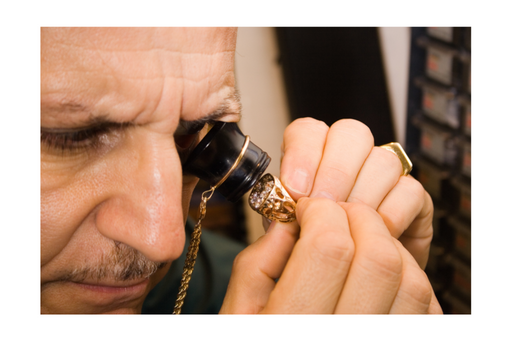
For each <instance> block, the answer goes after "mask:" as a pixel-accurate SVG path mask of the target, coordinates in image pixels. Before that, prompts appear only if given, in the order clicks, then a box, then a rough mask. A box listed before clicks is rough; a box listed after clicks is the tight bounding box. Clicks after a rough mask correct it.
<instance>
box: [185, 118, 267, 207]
mask: <svg viewBox="0 0 512 341" xmlns="http://www.w3.org/2000/svg"><path fill="white" fill-rule="evenodd" d="M269 163H270V157H269V156H268V154H267V153H266V152H264V151H263V150H261V148H259V147H258V146H256V145H255V144H254V143H252V142H251V141H250V140H249V137H248V136H245V135H244V134H243V133H242V132H241V131H240V129H239V128H238V125H237V124H236V123H226V122H217V123H216V124H215V125H214V126H213V127H212V128H211V129H210V131H209V132H208V133H207V134H206V136H205V137H204V138H203V139H202V140H201V141H200V142H199V144H198V145H197V146H196V147H195V148H194V150H192V152H191V153H190V154H189V155H188V157H187V159H186V160H185V161H184V163H183V171H184V173H188V174H192V175H194V176H197V177H198V178H199V179H201V180H204V181H205V182H207V183H208V184H209V185H210V186H211V187H215V188H216V190H217V191H219V192H220V193H221V194H222V195H223V196H224V197H225V198H226V199H227V200H229V201H232V202H234V201H237V200H238V199H240V198H241V197H242V196H243V195H244V194H245V193H247V192H248V191H249V190H250V189H251V188H252V187H253V186H254V184H255V183H256V181H258V179H259V178H260V177H261V176H262V175H263V172H264V171H265V170H266V169H267V167H268V165H269Z"/></svg>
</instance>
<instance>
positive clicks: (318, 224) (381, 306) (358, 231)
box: [220, 198, 442, 314]
mask: <svg viewBox="0 0 512 341" xmlns="http://www.w3.org/2000/svg"><path fill="white" fill-rule="evenodd" d="M296 213H297V223H298V225H300V238H298V240H297V237H298V234H299V232H298V231H299V229H298V225H297V223H288V224H285V223H275V224H274V225H273V228H272V229H271V230H270V231H269V232H268V233H267V234H266V235H264V236H262V237H261V238H260V239H258V240H257V241H256V242H255V243H254V244H252V245H251V246H249V247H248V248H246V249H245V250H244V251H242V253H240V254H239V255H238V257H237V259H236V260H235V263H234V265H233V273H232V276H231V280H230V283H229V286H228V292H227V294H226V297H225V299H224V304H223V306H222V309H221V311H220V312H221V313H242V314H249V313H279V314H283V313H308V314H319V313H349V314H354V313H371V314H375V313H396V314H410V313H441V312H442V311H441V308H440V306H439V303H438V302H437V299H436V297H435V295H434V293H433V290H432V287H431V286H430V283H429V281H428V278H427V276H426V275H425V273H424V272H423V270H422V269H420V267H419V266H418V264H417V262H416V261H415V260H414V258H413V257H412V256H411V255H410V254H409V252H407V250H406V249H405V248H404V247H403V246H402V244H401V243H400V242H399V241H397V240H396V239H395V238H393V237H392V236H391V234H390V232H389V230H388V229H387V227H386V225H385V224H384V221H383V220H382V218H381V217H380V215H379V214H378V213H377V212H376V211H375V210H374V209H372V208H370V207H369V206H368V205H366V204H361V203H335V202H334V201H332V200H329V199H323V198H315V199H310V198H302V199H300V200H299V202H298V203H297V212H296ZM277 278H279V280H278V281H277V283H276V282H275V280H276V279H277Z"/></svg>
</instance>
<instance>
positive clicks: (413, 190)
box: [404, 177, 426, 203]
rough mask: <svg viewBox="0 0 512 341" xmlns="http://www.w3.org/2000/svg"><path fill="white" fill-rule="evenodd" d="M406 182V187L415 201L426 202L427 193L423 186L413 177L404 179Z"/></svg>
mask: <svg viewBox="0 0 512 341" xmlns="http://www.w3.org/2000/svg"><path fill="white" fill-rule="evenodd" d="M404 181H406V185H407V186H408V188H409V193H410V195H411V196H412V197H413V198H414V200H415V201H417V202H420V203H423V202H424V201H425V193H426V191H425V189H424V188H423V185H422V184H421V183H420V182H419V181H418V180H416V179H414V178H412V177H404Z"/></svg>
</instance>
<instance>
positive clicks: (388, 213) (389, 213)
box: [379, 210, 409, 238]
mask: <svg viewBox="0 0 512 341" xmlns="http://www.w3.org/2000/svg"><path fill="white" fill-rule="evenodd" d="M379 213H380V216H381V218H382V220H383V221H384V224H386V227H387V228H388V230H389V232H390V233H391V235H392V236H393V237H394V238H398V237H400V236H401V235H402V233H404V231H405V229H406V228H407V225H408V223H409V219H408V217H406V214H405V212H404V211H403V210H381V211H379Z"/></svg>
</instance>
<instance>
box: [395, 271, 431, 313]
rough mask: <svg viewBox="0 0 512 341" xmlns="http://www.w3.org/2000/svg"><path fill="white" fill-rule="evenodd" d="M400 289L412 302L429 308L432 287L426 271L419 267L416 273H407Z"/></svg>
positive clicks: (425, 308)
mask: <svg viewBox="0 0 512 341" xmlns="http://www.w3.org/2000/svg"><path fill="white" fill-rule="evenodd" d="M400 290H401V291H402V292H403V293H404V294H405V295H406V296H407V297H408V298H409V300H410V302H411V303H415V304H417V305H419V306H423V307H424V310H425V311H426V310H427V309H428V306H429V305H430V302H431V300H432V287H431V286H430V283H429V281H428V277H427V275H426V274H425V272H423V271H421V270H420V269H417V271H414V273H407V274H406V275H404V278H403V279H402V284H401V285H400Z"/></svg>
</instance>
